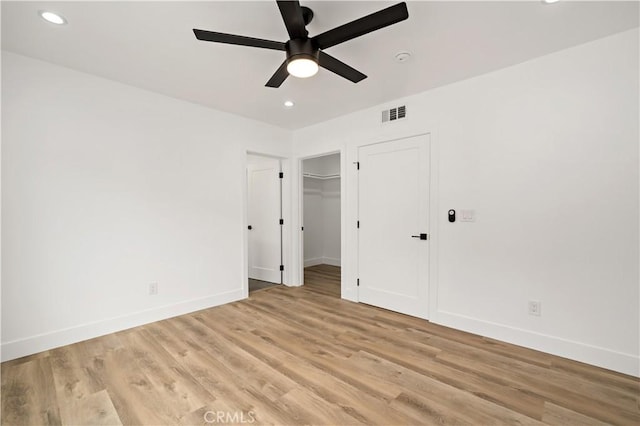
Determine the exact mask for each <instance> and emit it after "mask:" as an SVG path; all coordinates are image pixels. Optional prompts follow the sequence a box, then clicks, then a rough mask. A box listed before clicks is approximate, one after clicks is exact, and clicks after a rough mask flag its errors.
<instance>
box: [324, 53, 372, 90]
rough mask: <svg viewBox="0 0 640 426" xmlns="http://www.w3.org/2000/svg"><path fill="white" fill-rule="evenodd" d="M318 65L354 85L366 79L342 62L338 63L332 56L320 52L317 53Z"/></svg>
mask: <svg viewBox="0 0 640 426" xmlns="http://www.w3.org/2000/svg"><path fill="white" fill-rule="evenodd" d="M318 65H320V66H321V67H322V68H326V69H328V70H329V71H331V72H334V73H336V74H338V75H339V76H340V77H344V78H346V79H347V80H349V81H352V82H354V83H357V82H359V81H362V80H364V79H365V78H367V76H366V75H364V74H362V73H361V72H360V71H358V70H357V69H355V68H352V67H350V66H349V65H347V64H345V63H344V62H342V61H339V60H337V59H336V58H334V57H333V56H331V55H328V54H326V53H324V52H322V51H320V52H319V56H318Z"/></svg>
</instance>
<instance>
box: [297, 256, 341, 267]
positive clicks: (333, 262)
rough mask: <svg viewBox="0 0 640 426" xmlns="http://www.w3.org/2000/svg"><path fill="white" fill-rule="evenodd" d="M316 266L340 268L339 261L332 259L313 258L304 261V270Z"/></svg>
mask: <svg viewBox="0 0 640 426" xmlns="http://www.w3.org/2000/svg"><path fill="white" fill-rule="evenodd" d="M316 265H331V266H340V259H335V258H333V257H313V258H311V259H305V260H304V267H305V268H307V267H309V266H316Z"/></svg>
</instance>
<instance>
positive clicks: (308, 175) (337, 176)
mask: <svg viewBox="0 0 640 426" xmlns="http://www.w3.org/2000/svg"><path fill="white" fill-rule="evenodd" d="M302 176H304V177H306V178H311V179H321V180H325V179H340V175H339V174H336V175H317V174H315V173H303V174H302Z"/></svg>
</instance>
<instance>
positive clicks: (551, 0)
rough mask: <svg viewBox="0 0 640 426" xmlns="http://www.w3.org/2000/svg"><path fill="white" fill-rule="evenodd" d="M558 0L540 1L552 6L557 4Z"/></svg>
mask: <svg viewBox="0 0 640 426" xmlns="http://www.w3.org/2000/svg"><path fill="white" fill-rule="evenodd" d="M559 1H560V0H542V3H544V4H553V3H558V2H559Z"/></svg>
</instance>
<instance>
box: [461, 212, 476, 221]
mask: <svg viewBox="0 0 640 426" xmlns="http://www.w3.org/2000/svg"><path fill="white" fill-rule="evenodd" d="M459 220H460V222H475V221H476V211H475V210H460V216H459Z"/></svg>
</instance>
